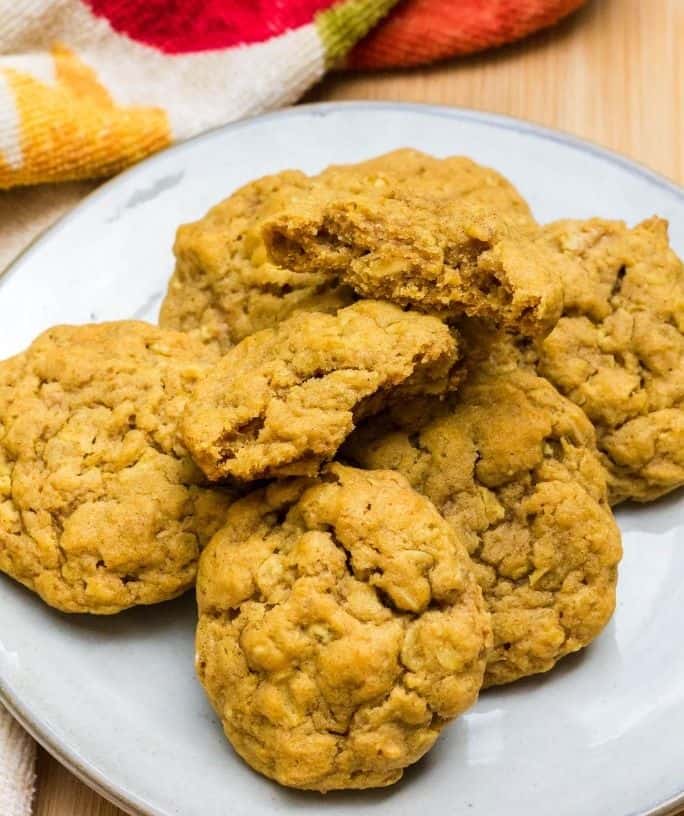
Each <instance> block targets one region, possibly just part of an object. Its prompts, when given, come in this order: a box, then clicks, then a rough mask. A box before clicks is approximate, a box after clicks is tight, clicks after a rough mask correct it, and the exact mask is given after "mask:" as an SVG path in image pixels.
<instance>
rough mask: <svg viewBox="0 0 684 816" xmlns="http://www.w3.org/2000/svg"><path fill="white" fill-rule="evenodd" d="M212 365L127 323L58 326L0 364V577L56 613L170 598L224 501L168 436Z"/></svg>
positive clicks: (185, 579) (191, 573)
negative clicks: (0, 574) (7, 577)
mask: <svg viewBox="0 0 684 816" xmlns="http://www.w3.org/2000/svg"><path fill="white" fill-rule="evenodd" d="M211 360H213V355H212V354H210V353H209V351H208V350H207V349H206V348H205V347H204V346H202V344H200V343H197V342H195V341H193V340H191V339H190V338H189V337H187V336H186V335H184V334H180V333H176V332H169V331H163V330H160V329H158V328H156V327H154V326H149V325H146V324H144V323H137V322H121V323H104V324H101V325H91V326H73V327H72V326H57V327H55V328H53V329H50V330H49V331H47V332H45V333H44V334H42V335H41V336H40V337H39V338H38V339H37V340H35V342H34V343H33V344H32V345H31V346H30V347H29V349H28V350H27V351H25V352H23V353H21V354H19V355H17V356H16V357H13V358H11V359H9V360H6V361H4V362H2V363H0V570H2V571H3V572H5V573H7V574H8V575H10V576H12V577H13V578H15V579H16V580H17V581H20V582H21V583H22V584H24V585H25V586H27V587H29V589H32V590H33V591H34V592H37V593H38V594H39V595H40V597H41V598H42V599H43V600H44V601H45V602H46V603H48V604H50V605H51V606H54V607H56V608H57V609H61V610H62V611H65V612H92V613H96V614H111V613H114V612H119V611H120V610H122V609H126V608H127V607H130V606H134V605H136V604H151V603H156V602H158V601H164V600H167V599H169V598H173V597H175V596H176V595H179V594H180V593H182V592H184V591H185V590H186V589H188V588H189V587H190V586H192V584H193V583H194V580H195V573H196V568H197V559H198V556H199V551H200V547H201V546H203V544H205V543H206V542H207V541H208V540H209V538H210V537H211V535H212V534H213V533H214V531H215V530H216V529H217V528H218V527H219V526H221V524H222V523H223V520H224V516H225V511H226V510H227V508H228V505H229V504H230V501H231V499H232V498H233V497H232V496H231V494H230V493H229V492H227V491H223V490H217V489H210V488H208V487H207V486H206V482H205V479H204V477H203V476H202V473H201V472H200V470H199V469H198V468H197V467H196V466H195V465H194V463H193V462H192V460H191V459H190V457H189V455H188V454H187V452H186V450H185V448H184V447H183V445H182V443H181V441H180V439H179V438H178V434H177V432H176V427H177V422H178V419H179V417H180V414H181V413H182V411H183V408H184V406H185V401H186V399H187V396H188V394H189V392H190V390H191V389H192V387H193V386H194V384H195V383H196V381H197V380H198V379H200V378H201V377H202V376H203V374H204V373H205V372H206V371H207V369H208V367H209V365H210V362H211Z"/></svg>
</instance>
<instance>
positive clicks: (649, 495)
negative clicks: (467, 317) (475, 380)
mask: <svg viewBox="0 0 684 816" xmlns="http://www.w3.org/2000/svg"><path fill="white" fill-rule="evenodd" d="M545 232H546V236H547V238H548V240H549V242H550V243H551V244H552V246H553V247H554V248H555V249H556V250H560V251H561V252H562V253H563V254H564V255H565V256H566V258H567V259H570V260H572V261H574V264H571V265H565V266H563V267H562V270H563V285H564V289H565V310H564V314H563V317H562V318H561V320H560V321H559V323H558V325H557V326H556V327H555V328H554V330H553V331H552V332H551V333H550V334H549V336H548V337H546V338H545V339H544V340H543V341H542V342H541V343H540V345H539V349H538V360H537V367H538V370H539V372H540V373H541V374H543V375H544V376H545V377H546V378H547V379H549V380H550V381H551V382H552V383H553V384H554V385H555V386H556V387H557V388H558V389H559V390H560V392H561V393H562V394H565V395H566V396H567V397H569V398H570V399H571V400H572V401H573V402H575V403H577V405H579V406H581V407H582V408H583V410H584V411H585V412H586V414H587V415H588V416H589V418H590V419H591V421H592V422H593V423H594V426H595V428H596V432H597V437H598V445H599V449H600V451H601V454H602V458H603V462H604V464H605V466H606V468H607V470H608V473H609V481H608V486H609V495H610V501H611V503H612V504H616V503H618V502H620V501H623V500H624V499H635V500H637V501H650V500H652V499H655V498H657V497H658V496H661V495H663V494H664V493H667V492H668V491H670V490H673V489H675V488H676V487H679V486H680V485H683V484H684V265H683V264H682V262H681V261H680V260H679V258H678V257H677V256H676V255H675V253H674V252H673V251H672V250H671V249H670V247H669V245H668V236H667V222H665V221H663V220H662V219H659V218H651V219H649V220H648V221H644V222H643V223H641V224H639V225H638V226H636V227H634V228H633V229H629V228H628V227H627V226H626V225H625V224H624V223H622V222H619V221H603V220H601V219H598V218H594V219H591V220H589V221H560V222H558V223H555V224H551V225H550V226H548V227H547V228H546V230H545Z"/></svg>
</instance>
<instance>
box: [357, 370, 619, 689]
mask: <svg viewBox="0 0 684 816" xmlns="http://www.w3.org/2000/svg"><path fill="white" fill-rule="evenodd" d="M505 359H506V355H505V354H502V355H501V357H500V358H499V361H498V362H497V363H496V364H492V365H490V366H485V367H483V368H481V369H478V370H476V371H475V373H474V374H473V375H472V376H471V378H470V379H469V380H468V381H467V382H466V384H465V385H464V386H462V388H461V390H460V391H459V392H458V393H457V394H456V395H454V396H453V397H451V398H450V399H449V400H448V404H442V405H439V404H434V402H433V403H432V404H431V403H430V402H428V401H425V400H423V401H420V402H418V403H416V404H413V405H412V404H410V403H409V404H406V405H403V406H400V407H397V408H395V409H393V410H392V411H391V412H388V413H386V414H383V415H380V416H378V417H375V418H374V419H372V420H370V421H369V423H367V424H366V425H365V426H362V427H361V428H360V429H359V430H358V431H357V432H356V433H355V434H354V435H353V436H352V437H351V438H350V440H349V441H348V443H347V445H346V446H345V448H344V449H343V451H342V453H343V455H344V456H347V457H348V458H350V459H351V461H353V462H355V463H357V464H360V465H362V466H364V467H368V468H391V469H394V470H397V471H399V472H400V473H402V474H404V475H405V476H406V477H407V478H408V480H409V482H410V483H411V484H412V485H413V487H414V488H415V489H416V490H418V491H420V492H421V493H423V494H424V495H426V496H427V497H428V498H429V499H431V501H432V502H433V503H434V504H435V506H436V507H437V509H438V510H439V511H440V512H441V513H442V515H443V516H444V517H445V519H446V520H447V521H448V522H449V523H451V524H452V525H453V526H454V528H455V529H456V531H457V532H458V534H459V536H460V537H462V538H463V539H464V540H465V541H466V543H467V546H468V551H469V553H470V555H471V558H472V559H473V562H474V564H475V569H476V574H477V576H478V580H479V582H480V585H481V587H482V589H483V592H484V596H485V601H486V603H487V605H488V607H489V610H490V612H491V614H492V625H493V629H494V648H493V650H492V652H491V653H490V655H489V660H488V665H487V672H486V675H485V685H496V684H500V683H508V682H511V681H513V680H517V679H519V678H521V677H525V676H527V675H531V674H536V673H538V672H543V671H547V670H549V669H550V668H552V667H553V666H554V665H555V663H556V662H557V661H558V660H559V659H560V658H561V657H563V656H564V655H566V654H569V653H571V652H574V651H577V650H578V649H580V648H582V647H583V646H586V645H587V644H588V643H589V642H591V640H593V639H594V638H595V637H596V636H597V635H598V634H599V632H600V631H601V630H602V629H603V627H604V626H605V625H606V623H607V622H608V620H609V619H610V617H611V615H612V613H613V610H614V607H615V588H616V580H617V565H618V562H619V560H620V557H621V544H620V534H619V530H618V528H617V525H616V523H615V520H614V519H613V516H612V514H611V512H610V509H609V507H608V505H607V501H606V485H605V473H604V469H603V467H602V466H601V464H600V462H599V459H598V455H597V453H596V449H595V442H594V433H593V430H592V427H591V425H590V423H589V421H588V420H587V418H586V417H585V415H584V414H583V413H582V411H581V410H580V409H578V408H577V407H576V406H575V405H573V403H571V402H570V401H568V400H566V399H565V398H564V397H562V396H561V395H560V394H558V392H557V391H556V390H555V389H554V388H553V387H552V386H551V385H550V384H549V383H548V382H546V381H545V380H544V379H542V378H541V377H538V376H537V375H535V374H534V373H533V372H531V371H527V370H522V369H519V368H518V367H517V364H516V360H515V355H511V357H510V359H509V360H508V361H507V362H506V361H505Z"/></svg>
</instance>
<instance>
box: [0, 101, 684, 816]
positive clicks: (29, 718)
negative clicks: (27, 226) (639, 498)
mask: <svg viewBox="0 0 684 816" xmlns="http://www.w3.org/2000/svg"><path fill="white" fill-rule="evenodd" d="M407 145H408V146H412V147H416V148H420V149H422V150H425V151H428V152H430V153H434V154H436V155H449V154H465V155H468V156H471V157H472V158H474V159H476V160H477V161H479V162H483V163H484V164H487V165H491V166H493V167H496V168H497V169H498V170H500V171H502V172H503V173H505V175H507V176H508V177H509V178H510V179H511V180H512V181H513V182H514V183H515V184H516V185H517V186H518V187H519V189H520V190H521V191H522V193H523V194H524V195H525V196H526V197H527V198H528V200H529V201H530V203H531V205H532V207H533V209H534V212H535V214H536V216H537V217H538V218H539V219H541V220H544V221H546V220H550V219H553V218H558V217H561V216H567V217H586V216H590V215H600V216H605V217H610V218H624V219H626V220H627V221H629V222H631V223H634V222H636V221H638V220H640V219H642V218H645V217H647V216H649V215H651V214H653V213H659V214H660V215H663V216H665V217H666V218H669V219H670V221H671V227H672V239H673V243H674V245H675V247H676V248H677V249H678V250H679V252H680V253H681V252H682V251H684V194H683V193H682V191H681V190H680V189H678V188H677V187H675V186H674V185H672V184H669V183H668V182H666V181H664V180H663V179H661V178H659V177H658V176H656V175H654V174H652V173H650V172H648V171H647V170H645V169H643V168H641V167H638V166H637V165H635V164H632V163H631V162H629V161H627V160H625V159H622V158H620V157H618V156H615V155H613V154H611V153H608V152H606V151H605V150H601V149H599V148H597V147H594V146H592V145H589V144H586V143H584V142H579V141H577V140H575V139H572V138H570V137H568V136H563V135H561V134H558V133H553V132H550V131H547V130H543V129H541V128H538V127H535V126H533V125H529V124H524V123H522V122H518V121H514V120H511V119H506V118H502V117H498V116H490V115H487V114H481V113H473V112H468V111H460V110H453V109H446V108H430V107H422V106H409V105H397V104H357V103H352V104H346V105H345V104H334V105H313V106H309V107H298V108H294V109H290V110H286V111H282V112H280V113H276V114H273V115H269V116H263V117H260V118H257V119H252V120H249V121H244V122H240V123H237V124H234V125H231V126H228V127H225V128H222V129H220V130H216V131H213V132H211V133H208V134H206V135H204V136H201V137H199V138H196V139H194V140H192V141H189V142H186V143H184V144H181V145H178V146H177V147H174V148H172V149H170V150H167V151H165V152H163V153H160V154H159V155H157V156H155V157H153V158H151V159H149V160H148V161H145V162H143V163H142V164H139V165H138V166H137V167H134V168H133V169H132V170H129V171H128V172H126V173H124V174H123V175H121V176H119V177H118V178H116V179H114V180H113V181H111V182H110V183H109V184H106V185H105V186H104V187H102V188H100V189H99V190H98V191H97V192H96V193H94V194H93V195H91V196H90V197H89V198H88V199H87V200H85V201H84V202H83V203H82V204H81V205H80V206H79V207H77V208H76V209H75V210H74V211H73V212H72V213H71V214H70V215H69V216H67V217H66V218H65V219H63V220H62V221H61V222H60V223H59V224H58V225H57V226H55V227H53V228H52V229H51V230H50V231H49V232H48V233H46V234H45V235H44V236H43V237H42V238H40V239H39V240H38V241H37V242H36V243H35V244H34V245H33V246H32V247H31V248H30V249H29V250H28V251H27V252H26V253H25V254H24V255H23V256H22V257H21V258H20V259H19V260H18V261H17V262H16V263H15V264H14V266H13V267H12V268H11V269H10V271H9V272H8V273H7V275H6V276H5V277H4V279H3V280H2V281H1V282H0V283H1V285H0V357H5V356H7V355H9V354H12V353H14V352H17V351H19V350H21V349H22V348H24V347H25V346H26V345H27V344H28V343H29V342H30V341H31V339H32V338H33V337H34V336H35V335H36V334H37V333H38V332H40V331H42V330H43V329H45V328H46V327H48V326H50V325H52V324H54V323H65V322H68V323H82V322H87V321H99V320H112V319H117V318H131V317H137V318H143V319H148V320H152V321H154V320H155V318H156V315H157V310H158V307H159V302H160V300H161V298H162V295H163V292H164V289H165V285H166V281H167V279H168V277H169V275H170V273H171V269H172V264H173V260H172V255H171V245H172V241H173V236H174V231H175V228H176V226H177V225H178V224H180V223H181V222H183V221H188V220H190V219H195V218H197V217H199V216H201V215H202V214H203V213H204V212H205V210H206V209H207V208H208V207H209V206H210V205H211V204H213V203H215V202H216V201H218V200H219V199H221V198H223V197H225V196H226V195H228V194H229V193H230V192H231V191H232V190H233V189H235V188H236V187H237V186H238V185H241V184H243V183H244V182H246V181H249V180H250V179H253V178H255V177H257V176H260V175H263V174H265V173H272V172H275V171H278V170H282V169H284V168H288V167H296V168H301V169H302V170H305V171H309V172H311V171H317V170H320V169H321V168H323V167H324V166H325V165H327V164H330V163H331V162H336V163H337V162H349V161H358V160H360V159H364V158H367V157H370V156H373V155H375V154H378V153H382V152H384V151H387V150H391V149H393V148H397V147H401V146H407ZM618 516H619V522H620V526H621V528H622V531H623V534H624V543H625V558H624V562H623V564H622V568H621V574H620V586H619V593H618V594H619V602H618V610H617V613H616V615H615V618H614V620H613V621H612V623H611V624H610V625H609V626H608V628H607V629H606V631H605V632H604V633H603V635H602V636H601V637H600V638H599V640H598V641H597V642H596V643H595V644H594V645H593V646H592V647H590V648H589V649H587V650H586V651H585V652H584V653H582V654H580V655H577V656H574V657H571V658H567V659H566V660H564V661H563V662H562V663H561V665H560V666H559V667H558V668H557V669H556V670H555V671H553V672H551V673H549V674H548V675H546V676H544V677H539V678H535V679H531V680H527V681H524V682H521V683H516V684H514V685H512V686H510V687H507V688H501V689H497V690H492V691H488V692H486V693H485V694H483V695H482V697H481V699H480V701H479V703H478V704H477V705H476V706H475V708H473V709H472V710H471V711H470V712H469V713H468V714H467V715H466V716H464V717H463V718H461V719H460V720H459V721H458V722H457V723H455V724H454V725H453V726H451V727H450V728H449V729H447V731H446V732H445V734H444V736H443V737H442V738H441V739H440V741H439V742H438V744H437V746H436V747H435V749H434V750H433V751H432V752H431V753H430V754H429V755H428V756H427V757H426V758H425V759H424V760H423V761H422V762H420V763H419V764H418V765H417V766H416V767H414V768H412V769H411V770H409V771H408V773H407V774H406V776H405V778H404V781H403V782H401V783H400V784H398V785H395V786H394V787H392V788H390V789H387V790H382V791H374V792H368V793H348V794H342V793H340V794H329V795H328V796H326V797H325V798H322V797H321V796H319V795H316V794H302V793H297V792H293V791H288V790H286V789H284V788H280V787H278V786H277V785H275V784H272V783H271V782H269V781H267V780H266V779H263V778H261V777H260V776H258V775H256V774H255V773H252V771H250V769H249V768H248V767H247V766H246V765H244V764H243V763H242V762H241V761H240V760H239V759H238V758H237V757H236V756H235V755H234V754H233V752H232V750H231V748H230V746H229V745H228V744H227V743H226V742H225V740H224V738H223V735H222V732H221V729H220V727H219V725H218V723H217V721H216V718H215V717H214V715H213V713H212V711H211V709H210V707H209V705H208V703H207V702H206V700H205V698H204V695H203V693H202V690H201V688H200V686H199V684H198V683H197V682H196V680H195V678H194V672H193V629H194V623H195V612H194V602H193V599H192V597H185V598H183V599H181V600H180V601H176V602H174V603H170V604H164V605H161V606H157V607H152V608H147V609H137V610H133V611H130V612H127V613H125V614H122V615H118V616H117V617H113V618H104V619H103V618H99V619H97V618H89V617H83V616H75V617H69V616H65V615H60V614H58V613H56V612H54V611H52V610H51V609H49V608H48V607H46V606H44V605H43V604H42V603H41V602H40V601H39V600H38V599H37V598H36V597H35V596H33V595H32V594H31V593H29V592H27V591H26V590H24V589H22V588H21V587H19V586H17V585H16V584H14V583H13V582H12V581H10V580H9V579H6V578H0V689H1V692H2V699H3V700H4V702H5V703H6V704H7V705H8V706H9V708H10V709H11V710H12V711H13V712H14V713H15V715H16V716H17V717H18V718H19V719H20V720H21V721H22V722H23V723H24V724H25V725H26V726H27V728H28V729H29V730H30V731H31V732H32V733H33V734H34V736H35V737H36V738H37V739H38V740H39V741H40V742H42V743H43V745H45V747H46V748H47V749H48V750H49V751H50V752H52V753H53V754H55V756H57V757H58V758H59V759H60V760H61V761H62V762H63V763H64V764H66V765H67V766H69V767H70V768H71V769H72V770H73V771H75V772H76V773H77V774H78V775H79V776H81V777H82V778H83V779H85V780H86V781H87V782H88V783H89V784H90V785H92V786H94V787H95V788H97V789H98V790H99V791H100V792H102V793H103V794H104V795H105V796H107V797H108V798H110V799H111V800H112V801H114V802H116V803H117V804H118V805H120V806H121V807H122V808H124V809H127V810H129V811H130V812H132V813H135V812H141V813H143V814H150V815H152V814H153V815H154V816H178V814H182V816H225V814H227V813H230V814H231V816H262V814H277V813H285V812H287V813H288V814H306V813H311V814H316V813H320V812H321V811H323V810H325V811H326V813H328V814H330V816H356V814H357V813H358V810H359V808H360V807H368V808H372V810H373V813H374V814H377V816H385V814H392V816H404V815H405V816H408V815H409V814H415V813H417V812H420V813H421V816H444V814H445V813H449V814H461V813H462V814H469V816H476V814H482V816H492V814H494V813H502V812H504V811H505V812H506V814H507V816H523V814H524V816H548V814H550V813H553V814H554V816H577V814H582V816H608V815H610V816H627V814H630V815H631V814H646V813H648V814H656V813H657V814H663V813H668V812H670V811H672V810H674V809H675V808H676V806H677V805H678V804H679V805H684V794H683V793H682V791H684V762H683V758H684V755H683V752H682V744H683V741H684V648H682V632H684V603H683V602H682V585H684V546H682V545H683V544H684V496H683V495H682V493H681V491H680V493H679V494H677V495H674V496H670V497H669V498H667V499H665V500H662V501H660V502H658V503H656V504H652V505H650V506H647V507H640V508H637V507H626V508H621V509H620V511H619V513H618Z"/></svg>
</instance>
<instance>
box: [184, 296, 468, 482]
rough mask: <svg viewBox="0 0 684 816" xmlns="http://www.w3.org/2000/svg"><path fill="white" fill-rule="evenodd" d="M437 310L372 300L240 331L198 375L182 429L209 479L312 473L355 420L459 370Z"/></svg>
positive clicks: (445, 382) (448, 382)
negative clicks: (248, 333)
mask: <svg viewBox="0 0 684 816" xmlns="http://www.w3.org/2000/svg"><path fill="white" fill-rule="evenodd" d="M457 362H458V346H457V341H456V339H455V337H454V335H453V334H452V332H451V331H450V330H449V329H448V328H447V326H445V325H444V323H442V322H441V321H440V320H437V319H436V318H434V317H429V316H427V315H422V314H418V313H415V312H404V311H402V310H401V309H400V308H398V307H397V306H393V305H391V304H389V303H382V302H376V301H360V302H359V303H356V304H354V305H353V306H349V307H347V308H346V309H342V310H341V311H339V312H338V313H337V315H327V314H318V313H309V312H302V313H299V314H297V315H294V316H293V317H291V318H290V319H289V320H286V321H285V322H284V323H281V324H280V325H278V326H276V327H275V328H273V329H265V330H264V331H261V332H257V333H256V334H254V335H252V336H251V337H248V338H247V339H245V340H243V341H242V342H241V343H239V344H238V345H237V346H235V348H233V349H232V350H231V351H230V352H229V353H228V354H226V355H225V356H224V357H223V358H222V359H221V360H220V361H219V362H218V364H217V365H216V366H215V367H214V368H213V370H211V371H210V372H208V373H207V374H206V376H204V377H203V378H202V380H201V382H199V384H198V385H197V387H196V389H195V391H194V393H193V396H192V398H191V400H190V402H189V403H188V406H187V408H186V412H185V416H184V421H183V437H184V440H185V442H186V444H187V446H188V448H189V450H190V451H191V453H192V455H193V457H194V459H195V461H196V462H197V463H198V464H199V465H200V467H201V468H202V469H203V470H204V472H205V473H206V474H207V476H208V477H209V478H210V479H214V480H218V479H224V478H228V479H235V480H239V481H250V480H254V479H261V478H267V477H275V476H301V475H315V473H316V472H317V471H318V468H319V466H320V465H321V463H322V462H325V461H326V460H329V459H332V457H333V456H334V454H335V452H336V451H337V449H338V448H339V446H340V445H341V444H342V442H343V441H344V440H345V438H346V437H347V436H348V435H349V434H350V433H351V431H352V430H353V429H354V426H355V424H356V422H357V421H358V420H359V419H362V418H363V417H365V416H368V415H370V414H373V413H376V412H377V411H379V410H380V409H381V408H383V407H385V406H386V405H388V404H391V403H392V402H394V401H397V400H401V399H403V398H405V397H408V396H416V395H420V394H432V395H435V396H440V395H443V394H445V393H446V392H447V391H449V390H450V389H452V388H453V387H454V386H455V385H456V383H457V381H458V378H459V376H460V373H461V372H460V369H459V367H458V366H457Z"/></svg>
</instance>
